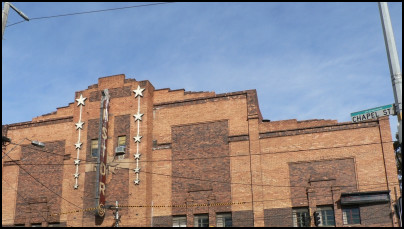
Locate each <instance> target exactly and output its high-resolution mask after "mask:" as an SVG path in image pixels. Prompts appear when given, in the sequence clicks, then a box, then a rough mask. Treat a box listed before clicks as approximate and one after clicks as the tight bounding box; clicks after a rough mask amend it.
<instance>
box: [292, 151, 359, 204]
mask: <svg viewBox="0 0 404 229" xmlns="http://www.w3.org/2000/svg"><path fill="white" fill-rule="evenodd" d="M289 176H290V186H291V187H290V192H291V199H292V205H293V207H300V206H308V202H307V192H306V189H307V187H312V188H314V189H315V191H316V197H317V198H318V200H317V205H325V204H333V200H332V193H331V187H340V188H341V192H354V191H357V188H356V187H357V183H356V173H355V163H354V159H353V158H346V159H336V160H322V161H305V162H296V163H289Z"/></svg>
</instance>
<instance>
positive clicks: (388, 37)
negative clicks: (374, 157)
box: [378, 2, 403, 225]
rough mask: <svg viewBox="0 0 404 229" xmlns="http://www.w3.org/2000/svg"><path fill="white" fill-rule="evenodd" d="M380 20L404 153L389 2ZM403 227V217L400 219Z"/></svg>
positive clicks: (399, 83)
mask: <svg viewBox="0 0 404 229" xmlns="http://www.w3.org/2000/svg"><path fill="white" fill-rule="evenodd" d="M378 4H379V11H380V18H381V21H382V27H383V35H384V42H385V44H386V51H387V59H388V61H389V68H390V75H391V82H392V85H393V92H394V100H395V105H396V113H397V119H398V141H399V147H400V151H401V152H402V146H403V145H402V143H403V137H402V135H403V133H402V130H403V129H402V128H403V127H402V126H403V123H402V110H403V107H402V101H403V100H402V74H401V69H400V63H399V60H398V55H397V48H396V42H395V40H394V34H393V27H392V26H391V20H390V14H389V8H388V7H387V2H379V3H378ZM400 208H401V209H400V212H402V206H400ZM399 220H400V225H401V223H402V222H401V216H400V217H399Z"/></svg>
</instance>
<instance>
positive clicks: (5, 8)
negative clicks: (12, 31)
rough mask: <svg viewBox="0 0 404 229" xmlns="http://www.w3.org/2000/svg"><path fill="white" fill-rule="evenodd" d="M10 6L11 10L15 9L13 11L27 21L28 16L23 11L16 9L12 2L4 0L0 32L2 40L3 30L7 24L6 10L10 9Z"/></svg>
mask: <svg viewBox="0 0 404 229" xmlns="http://www.w3.org/2000/svg"><path fill="white" fill-rule="evenodd" d="M10 6H11V8H13V10H15V12H17V13H18V14H19V15H20V16H21V17H22V18H24V19H25V20H26V21H29V18H28V17H27V15H25V14H24V13H23V12H21V11H20V10H19V9H17V8H16V7H15V6H13V4H11V3H10V2H5V3H4V9H3V15H2V18H1V19H2V33H1V40H3V37H4V31H5V30H6V25H7V18H8V11H9V10H10Z"/></svg>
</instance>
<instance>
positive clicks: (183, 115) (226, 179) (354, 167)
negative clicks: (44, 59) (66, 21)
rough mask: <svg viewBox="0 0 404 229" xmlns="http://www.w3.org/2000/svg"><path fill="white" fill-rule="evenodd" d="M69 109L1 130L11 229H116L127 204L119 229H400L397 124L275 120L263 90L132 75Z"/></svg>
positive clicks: (81, 96) (6, 218)
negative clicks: (197, 88) (264, 106)
mask: <svg viewBox="0 0 404 229" xmlns="http://www.w3.org/2000/svg"><path fill="white" fill-rule="evenodd" d="M105 89H108V90H105ZM72 101H73V103H70V104H69V105H68V106H66V107H61V108H58V109H57V111H55V112H53V113H50V114H46V115H43V116H40V117H36V118H33V120H32V121H31V122H24V123H15V124H10V125H4V126H3V128H2V132H3V136H7V137H8V138H10V139H11V140H12V142H11V144H9V145H7V146H3V154H4V153H5V152H9V153H8V155H9V156H10V158H9V157H8V156H6V157H4V158H3V160H2V225H3V226H36V225H37V226H39V225H41V226H75V227H81V226H112V225H114V224H115V223H116V220H115V219H114V216H115V215H114V214H113V213H114V212H115V211H114V210H111V209H108V207H110V206H115V205H116V204H117V203H118V206H119V207H120V208H119V211H118V212H119V216H120V222H119V226H185V225H187V226H230V225H231V226H245V227H246V226H315V224H316V220H315V217H314V215H316V214H318V217H319V218H320V225H319V226H327V225H336V226H398V221H397V218H396V216H395V214H394V208H393V207H392V205H393V204H394V203H395V201H396V199H397V198H398V197H399V196H400V193H399V188H398V180H397V172H396V165H395V158H394V151H393V144H392V141H391V139H392V138H391V133H390V126H389V120H388V118H387V117H383V118H379V119H378V120H372V121H365V122H362V123H350V122H344V123H338V122H337V121H334V120H307V121H297V120H282V121H269V120H264V119H263V118H262V116H261V114H260V109H259V106H258V98H257V94H256V91H255V90H247V91H241V92H232V93H226V94H215V93H214V92H186V91H184V90H169V89H158V90H157V89H155V88H154V87H153V85H152V84H151V83H150V82H149V81H136V80H134V79H125V76H124V75H116V76H110V77H104V78H100V79H99V80H98V84H95V85H92V86H89V87H88V89H86V90H83V91H78V92H76V93H75V95H74V100H72ZM24 139H25V140H24ZM32 140H38V141H41V142H44V143H45V145H46V146H45V147H44V148H37V147H35V146H32V145H31V144H30V141H32ZM13 147H15V148H13ZM100 203H102V204H103V206H105V207H106V208H98V206H99V204H100ZM103 210H105V213H104V211H103ZM103 213H104V216H103V217H100V216H99V214H101V215H102V214H103Z"/></svg>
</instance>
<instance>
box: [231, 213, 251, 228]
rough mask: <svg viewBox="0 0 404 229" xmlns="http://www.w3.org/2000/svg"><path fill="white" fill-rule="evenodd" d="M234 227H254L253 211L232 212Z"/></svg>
mask: <svg viewBox="0 0 404 229" xmlns="http://www.w3.org/2000/svg"><path fill="white" fill-rule="evenodd" d="M232 218H233V222H232V223H233V227H254V213H253V211H234V212H232Z"/></svg>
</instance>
